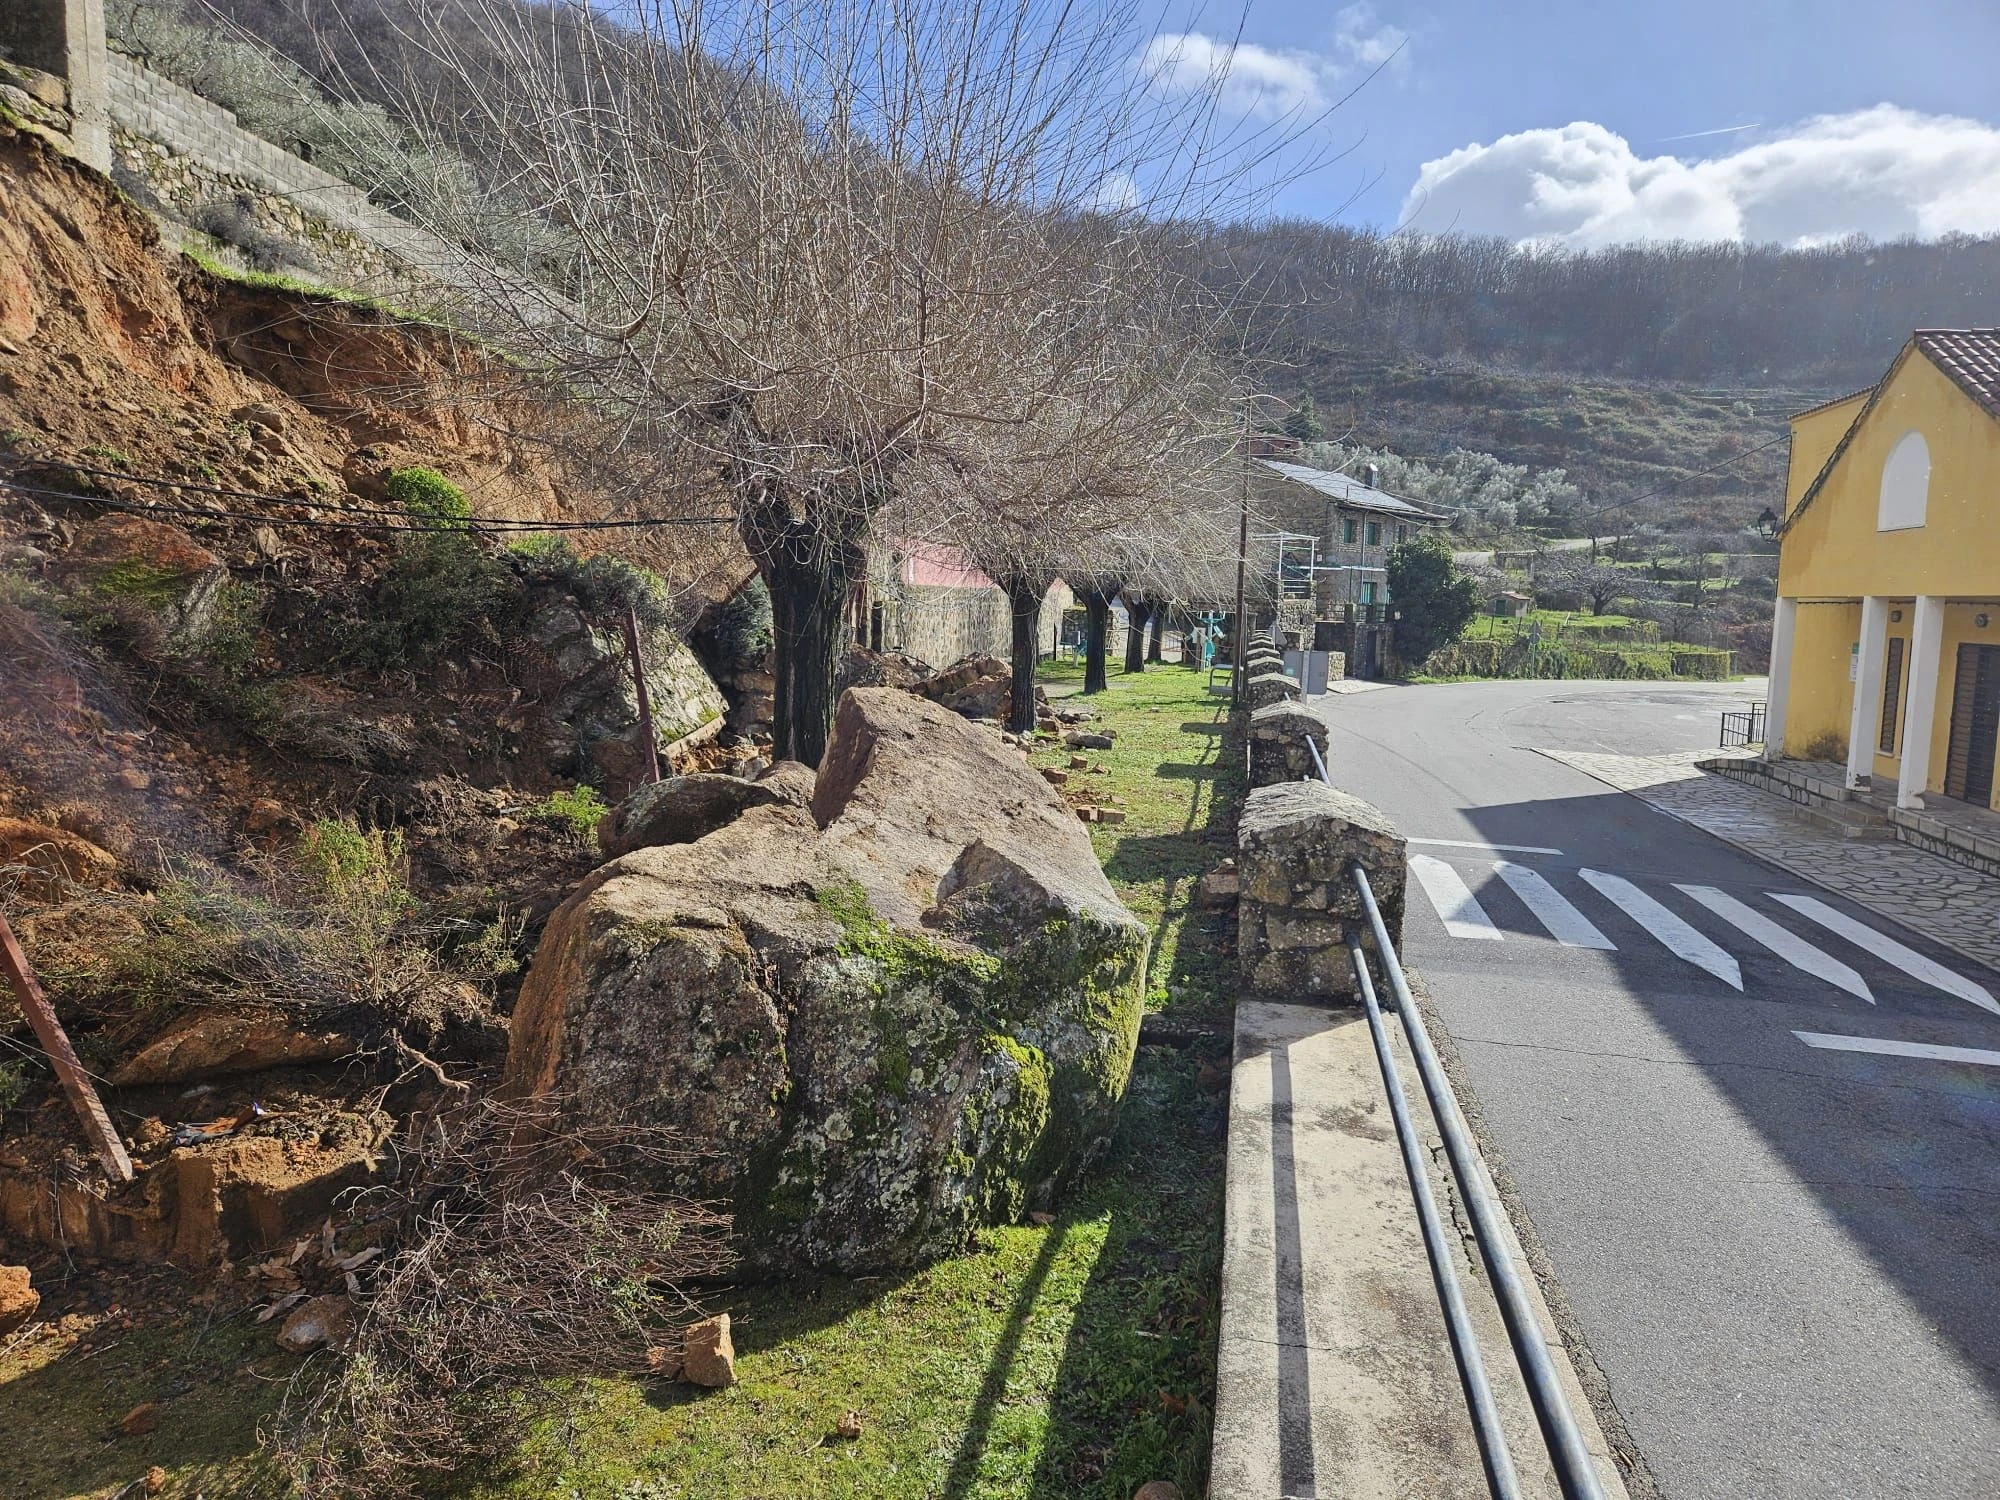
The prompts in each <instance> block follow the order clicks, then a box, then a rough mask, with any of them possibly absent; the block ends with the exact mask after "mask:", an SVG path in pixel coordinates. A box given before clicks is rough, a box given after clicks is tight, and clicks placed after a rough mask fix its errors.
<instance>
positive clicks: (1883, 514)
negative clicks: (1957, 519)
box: [1875, 429, 1931, 531]
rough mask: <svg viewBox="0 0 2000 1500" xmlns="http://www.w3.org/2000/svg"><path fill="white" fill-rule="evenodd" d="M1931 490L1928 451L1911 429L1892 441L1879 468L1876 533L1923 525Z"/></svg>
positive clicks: (1920, 436)
mask: <svg viewBox="0 0 2000 1500" xmlns="http://www.w3.org/2000/svg"><path fill="white" fill-rule="evenodd" d="M1930 491H1931V450H1930V444H1928V443H1926V442H1925V441H1924V435H1923V434H1922V433H1921V432H1917V431H1915V430H1914V429H1913V430H1911V431H1909V432H1906V433H1904V434H1903V435H1902V436H1901V437H1899V438H1897V439H1896V446H1895V447H1893V448H1891V449H1890V450H1889V458H1888V462H1886V463H1884V464H1883V465H1882V498H1881V500H1880V502H1879V503H1878V504H1877V506H1876V508H1875V529H1876V530H1877V531H1908V530H1910V529H1911V528H1912V527H1916V526H1921V525H1923V524H1924V508H1925V506H1926V504H1927V503H1928V501H1929V499H1930Z"/></svg>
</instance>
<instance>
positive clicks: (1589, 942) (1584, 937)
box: [1493, 859, 1618, 953]
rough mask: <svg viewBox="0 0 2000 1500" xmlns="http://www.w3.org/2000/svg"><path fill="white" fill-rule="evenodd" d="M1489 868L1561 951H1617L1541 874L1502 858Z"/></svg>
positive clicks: (1616, 946) (1614, 945) (1592, 923)
mask: <svg viewBox="0 0 2000 1500" xmlns="http://www.w3.org/2000/svg"><path fill="white" fill-rule="evenodd" d="M1493 868H1494V870H1495V872H1497V873H1498V875H1499V876H1500V878H1501V879H1502V880H1504V881H1506V882H1507V888H1508V889H1509V890H1511V891H1512V892H1513V893H1514V894H1515V895H1517V896H1519V897H1520V898H1521V904H1522V905H1523V906H1525V907H1527V908H1528V910H1529V911H1531V912H1533V913H1534V914H1535V920H1536V921H1538V922H1540V923H1541V924H1542V926H1544V927H1546V928H1547V929H1548V931H1549V936H1550V937H1552V938H1554V939H1555V940H1556V941H1557V942H1559V943H1561V944H1562V945H1563V946H1564V947H1565V948H1601V949H1603V950H1604V951H1605V952H1607V953H1615V952H1617V951H1618V945H1617V944H1616V943H1614V942H1612V941H1611V939H1610V938H1608V937H1606V936H1605V935H1604V934H1603V933H1601V932H1599V931H1598V930H1597V925H1596V924H1595V923H1594V922H1592V921H1591V920H1590V918H1588V917H1586V916H1585V915H1584V914H1583V913H1582V912H1580V911H1578V910H1577V909H1576V908H1575V907H1574V906H1572V905H1570V903H1569V900H1568V898H1566V897H1565V896H1564V895H1563V894H1562V892H1560V891H1558V890H1557V889H1556V888H1555V887H1554V886H1552V885H1550V884H1549V883H1548V881H1547V880H1545V879H1543V878H1542V872H1541V871H1539V870H1531V869H1529V868H1528V867H1527V866H1526V865H1517V864H1514V863H1512V862H1511V861H1508V860H1504V859H1501V860H1495V861H1494V863H1493Z"/></svg>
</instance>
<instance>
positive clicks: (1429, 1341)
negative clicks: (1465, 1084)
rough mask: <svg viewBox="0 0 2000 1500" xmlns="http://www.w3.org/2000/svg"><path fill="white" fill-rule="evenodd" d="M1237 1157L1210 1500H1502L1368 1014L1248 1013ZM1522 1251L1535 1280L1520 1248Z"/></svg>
mask: <svg viewBox="0 0 2000 1500" xmlns="http://www.w3.org/2000/svg"><path fill="white" fill-rule="evenodd" d="M1390 1031H1391V1035H1392V1038H1393V1040H1394V1045H1395V1048H1396V1050H1397V1052H1398V1054H1399V1055H1398V1066H1399V1068H1400V1069H1401V1071H1402V1073H1403V1077H1404V1084H1405V1091H1406V1092H1407V1093H1408V1094H1409V1095H1410V1099H1411V1105H1412V1109H1413V1111H1414V1113H1415V1115H1416V1119H1417V1124H1418V1130H1419V1133H1420V1134H1421V1135H1422V1137H1423V1139H1424V1141H1425V1143H1426V1146H1427V1147H1428V1155H1429V1156H1430V1158H1431V1160H1432V1161H1433V1162H1436V1163H1440V1164H1441V1163H1442V1162H1443V1159H1444V1158H1443V1146H1442V1143H1441V1142H1440V1141H1439V1140H1438V1138H1437V1131H1436V1125H1435V1123H1434V1121H1433V1120H1432V1118H1431V1115H1430V1111H1429V1108H1428V1106H1427V1103H1426V1101H1425V1099H1424V1096H1423V1090H1422V1087H1421V1085H1420V1083H1419V1082H1418V1078H1417V1072H1416V1064H1415V1061H1414V1060H1413V1059H1412V1058H1411V1057H1410V1055H1409V1052H1408V1047H1407V1044H1406V1043H1405V1042H1404V1040H1403V1034H1402V1030H1401V1027H1400V1024H1399V1023H1398V1022H1397V1021H1396V1019H1395V1018H1394V1017H1393V1016H1392V1017H1390ZM1228 1170H1229V1182H1228V1209H1227V1224H1226V1231H1225V1240H1224V1250H1223V1290H1222V1328H1221V1342H1220V1347H1219V1350H1218V1354H1217V1367H1218V1368H1217V1376H1218V1379H1217V1386H1218V1390H1217V1400H1216V1418H1215V1444H1214V1455H1213V1458H1212V1460H1211V1465H1210V1471H1209V1487H1208V1494H1209V1496H1210V1500H1281V1497H1325V1500H1335V1497H1338V1500H1408V1497H1422V1500H1459V1497H1464V1500H1480V1497H1485V1496H1487V1495H1488V1494H1489V1493H1490V1491H1489V1489H1488V1487H1487V1481H1486V1476H1485V1472H1484V1469H1483V1468H1482V1466H1481V1463H1480V1459H1479V1449H1478V1444H1477V1440H1476V1439H1475V1437H1474V1434H1473V1430H1472V1423H1471V1419H1470V1417H1469V1416H1468V1415H1467V1411H1466V1401H1465V1394H1464V1389H1463V1387H1462V1386H1461V1385H1460V1383H1459V1376H1458V1367H1457V1364H1456V1362H1455V1360H1454V1358H1453V1355H1452V1351H1451V1344H1450V1339H1449V1335H1448V1334H1447V1332H1446V1329H1445V1322H1444V1315H1443V1313H1442V1311H1441V1310H1440V1308H1439V1304H1438V1294H1437V1288H1436V1284H1435V1282H1434V1281H1433V1279H1432V1275H1431V1268H1430V1262H1429V1260H1428V1258H1427V1257H1426V1255H1425V1252H1424V1244H1423V1236H1422V1231H1421V1229H1420V1227H1419V1225H1418V1221H1417V1215H1416V1209H1415V1206H1414V1204H1413V1203H1412V1201H1411V1196H1410V1185H1409V1182H1408V1179H1407V1178H1406V1177H1405V1175H1404V1168H1403V1158H1402V1154H1401V1151H1400V1149H1399V1147H1398V1145H1397V1142H1396V1134H1395V1124H1394V1121H1393V1119H1392V1117H1391V1115H1390V1113H1389V1103H1388V1098H1387V1095H1386V1092H1385V1090H1384V1088H1383V1084H1382V1077H1381V1073H1380V1071H1379V1069H1378V1067H1377V1064H1376V1060H1375V1053H1374V1048H1373V1045H1372V1043H1371V1041H1370V1039H1369V1035H1368V1023H1367V1019H1366V1017H1365V1016H1364V1015H1363V1014H1362V1013H1361V1012H1360V1011H1358V1010H1346V1009H1343V1010H1331V1009H1325V1008H1321V1007H1314V1006H1300V1005H1275V1004H1265V1003H1262V1002H1252V1001H1245V1002H1242V1003H1240V1004H1239V1005H1238V1006H1237V1009H1236V1056H1235V1065H1234V1072H1233V1076H1232V1081H1231V1086H1230V1098H1229V1169H1228ZM1432 1186H1433V1189H1434V1190H1435V1192H1436V1193H1437V1195H1438V1199H1439V1206H1440V1208H1441V1209H1442V1210H1444V1211H1445V1212H1447V1213H1449V1214H1451V1216H1452V1219H1453V1221H1454V1222H1455V1223H1456V1224H1457V1225H1458V1226H1459V1229H1460V1240H1459V1250H1460V1257H1459V1263H1458V1268H1457V1269H1458V1274H1459V1279H1460V1283H1461V1285H1462V1287H1463V1289H1464V1292H1465V1296H1466V1300H1467V1302H1468V1304H1469V1305H1470V1307H1471V1311H1472V1316H1473V1320H1474V1322H1475V1325H1476V1326H1477V1330H1478V1335H1479V1341H1480V1349H1481V1353H1482V1355H1483V1357H1484V1359H1485V1362H1486V1368H1487V1374H1488V1378H1489V1379H1490V1380H1491V1382H1492V1384H1493V1388H1494V1395H1495V1399H1496V1400H1497V1401H1498V1403H1499V1406H1500V1410H1501V1413H1502V1418H1503V1421H1504V1423H1505V1425H1506V1428H1507V1434H1508V1446H1509V1448H1510V1450H1511V1451H1512V1453H1513V1455H1514V1461H1515V1463H1516V1465H1517V1466H1518V1469H1519V1474H1520V1478H1521V1483H1522V1493H1523V1494H1524V1495H1529V1496H1534V1497H1537V1500H1542V1497H1547V1500H1558V1497H1559V1496H1560V1489H1559V1487H1558V1486H1557V1483H1556V1479H1555V1475H1554V1473H1553V1471H1552V1470H1551V1469H1550V1467H1549V1463H1548V1457H1547V1453H1546V1451H1545V1450H1544V1448H1543V1446H1542V1440H1541V1435H1540V1432H1539V1429H1538V1427H1537V1424H1536V1421H1535V1417H1534V1412H1533V1408H1532V1406H1531V1405H1530V1403H1529V1400H1528V1395H1527V1391H1526V1389H1525V1388H1524V1387H1523V1385H1522V1383H1521V1378H1520V1375H1519V1372H1518V1371H1517V1370H1516V1368H1515V1366H1514V1362H1513V1356H1512V1353H1511V1350H1510V1349H1509V1347H1508V1343H1507V1337H1506V1330H1505V1327H1504V1325H1503V1324H1502V1322H1501V1320H1500V1312H1499V1308H1498V1307H1497V1305H1495V1303H1494V1302H1493V1299H1492V1296H1491V1293H1490V1291H1489V1289H1488V1285H1487V1282H1486V1279H1485V1275H1484V1272H1483V1268H1482V1267H1481V1266H1480V1265H1479V1260H1478V1249H1477V1246H1476V1245H1475V1244H1474V1242H1473V1241H1472V1239H1471V1238H1470V1235H1469V1232H1467V1231H1465V1230H1464V1227H1463V1226H1464V1225H1465V1223H1466V1219H1465V1215H1464V1213H1463V1211H1462V1209H1460V1207H1459V1204H1458V1195H1457V1193H1456V1191H1455V1190H1454V1189H1453V1187H1452V1186H1451V1183H1450V1179H1449V1177H1448V1175H1447V1174H1446V1173H1445V1172H1444V1171H1443V1170H1441V1169H1439V1170H1434V1171H1433V1173H1432ZM1512 1252H1513V1258H1514V1259H1515V1261H1516V1263H1517V1265H1519V1266H1520V1267H1521V1268H1522V1272H1523V1276H1524V1279H1525V1280H1526V1281H1527V1282H1528V1283H1529V1284H1530V1285H1531V1286H1533V1285H1534V1284H1535V1278H1534V1274H1533V1272H1532V1271H1531V1270H1529V1269H1528V1268H1527V1261H1526V1257H1525V1256H1524V1254H1523V1253H1522V1251H1521V1249H1520V1246H1519V1244H1518V1242H1516V1243H1515V1244H1514V1245H1513V1246H1512ZM1538 1301H1539V1299H1538ZM1538 1310H1539V1312H1540V1315H1541V1321H1542V1326H1543V1328H1544V1331H1545V1337H1546V1339H1547V1342H1548V1344H1549V1346H1550V1347H1551V1349H1552V1350H1553V1352H1554V1353H1555V1355H1556V1362H1557V1366H1558V1368H1559V1369H1561V1370H1562V1371H1564V1373H1565V1380H1566V1383H1567V1385H1568V1386H1569V1399H1570V1403H1571V1406H1572V1408H1573V1409H1574V1411H1575V1412H1576V1414H1577V1417H1578V1420H1579V1421H1580V1422H1582V1423H1583V1425H1584V1428H1585V1435H1586V1440H1587V1442H1588V1443H1589V1445H1590V1449H1591V1452H1592V1454H1593V1455H1594V1456H1595V1457H1596V1458H1597V1459H1598V1468H1599V1472H1600V1474H1601V1476H1602V1478H1603V1481H1604V1484H1605V1488H1606V1492H1607V1494H1608V1495H1610V1496H1612V1497H1614V1500H1623V1496H1624V1494H1625V1489H1624V1485H1623V1483H1622V1481H1621V1480H1620V1478H1619V1475H1618V1469H1617V1465H1616V1463H1615V1462H1614V1461H1613V1459H1612V1457H1611V1453H1610V1449H1609V1446H1608V1445H1607V1444H1606V1443H1605V1441H1604V1438H1603V1435H1602V1433H1601V1432H1600V1431H1599V1430H1598V1426H1597V1423H1596V1421H1595V1419H1594V1417H1593V1415H1592V1412H1591V1407H1590V1404H1589V1402H1588V1401H1587V1400H1586V1399H1585V1397H1584V1394H1583V1390H1582V1387H1581V1385H1580V1384H1578V1383H1577V1381H1576V1380H1575V1377H1574V1374H1573V1372H1571V1369H1570V1364H1569V1359H1568V1355H1567V1353H1566V1351H1565V1350H1564V1348H1563V1346H1562V1344H1561V1341H1560V1339H1559V1338H1558V1337H1557V1336H1556V1333H1555V1329H1554V1323H1553V1320H1552V1319H1550V1318H1549V1316H1548V1313H1547V1309H1546V1307H1539V1309H1538Z"/></svg>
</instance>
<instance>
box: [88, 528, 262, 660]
mask: <svg viewBox="0 0 2000 1500" xmlns="http://www.w3.org/2000/svg"><path fill="white" fill-rule="evenodd" d="M62 569H63V572H64V573H65V574H66V575H68V576H69V577H70V578H71V579H73V580H74V581H76V582H80V583H84V584H87V585H88V586H89V587H90V588H91V589H92V590H94V591H95V592H96V593H97V594H99V595H100V596H102V597H104V598H106V599H108V600H112V601H116V602H118V603H121V604H124V605H126V606H129V608H130V609H131V610H132V611H133V612H134V616H135V617H136V618H138V619H143V620H147V621H148V622H149V623H150V628H151V629H152V630H154V631H156V632H157V640H158V643H159V644H161V645H164V646H167V647H170V648H172V649H174V650H183V651H184V650H192V649H196V648H198V647H200V646H201V645H202V644H203V642H205V641H206V640H207V639H208V637H209V634H210V633H211V632H212V631H213V630H214V628H215V622H216V613H217V607H218V606H219V605H220V604H221V602H222V599H223V594H224V590H225V589H226V588H227V587H228V584H229V569H228V567H227V566H226V565H225V564H224V563H223V561H222V559H221V558H219V557H217V556H216V555H215V554H214V553H213V552H211V551H209V550H208V548H206V547H204V546H202V545H201V543H199V542H197V541H196V540H195V539H194V538H193V537H192V536H191V535H189V534H188V533H187V532H185V531H183V530H182V529H181V528H180V527H178V526H171V525H168V524H167V523H166V522H164V521H153V520H148V519H147V518H145V517H144V516H134V515H113V516H106V517H104V518H102V519H100V520H96V521H91V522H89V523H88V524H86V525H85V526H83V527H82V528H81V529H80V530H79V531H78V533H77V539H76V543H75V545H73V546H72V547H71V548H70V549H69V551H68V552H67V553H65V554H64V556H63V559H62Z"/></svg>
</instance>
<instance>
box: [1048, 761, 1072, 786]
mask: <svg viewBox="0 0 2000 1500" xmlns="http://www.w3.org/2000/svg"><path fill="white" fill-rule="evenodd" d="M1042 780H1044V781H1046V782H1047V783H1048V784H1049V785H1050V786H1061V785H1062V784H1063V783H1064V782H1065V781H1068V780H1069V772H1067V771H1064V770H1060V769H1058V768H1057V767H1055V766H1043V767H1042Z"/></svg>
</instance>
